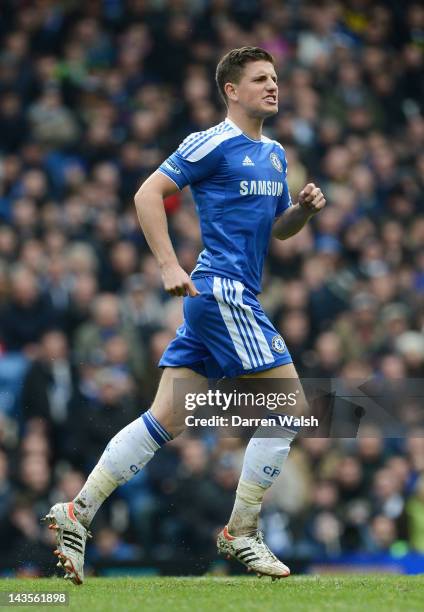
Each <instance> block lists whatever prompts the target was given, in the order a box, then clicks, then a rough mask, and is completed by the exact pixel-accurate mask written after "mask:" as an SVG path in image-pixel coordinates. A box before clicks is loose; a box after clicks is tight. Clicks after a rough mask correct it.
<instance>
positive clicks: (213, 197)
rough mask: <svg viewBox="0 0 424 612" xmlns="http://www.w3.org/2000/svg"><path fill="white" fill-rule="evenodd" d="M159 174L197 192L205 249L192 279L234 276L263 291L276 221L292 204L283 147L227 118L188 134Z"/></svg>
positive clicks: (252, 287) (254, 289) (196, 201)
mask: <svg viewBox="0 0 424 612" xmlns="http://www.w3.org/2000/svg"><path fill="white" fill-rule="evenodd" d="M159 170H160V172H162V173H163V174H165V175H166V176H167V177H168V178H170V179H171V180H172V181H174V183H175V184H176V185H177V186H178V188H179V189H182V188H183V187H185V186H186V185H190V187H191V191H192V193H193V198H194V201H195V203H196V207H197V212H198V215H199V219H200V229H201V234H202V239H203V244H204V246H205V248H204V250H203V251H202V252H201V253H200V255H199V258H198V261H197V265H196V267H195V269H194V270H193V273H192V276H193V278H195V277H199V276H205V275H213V276H222V277H225V278H231V279H234V280H239V281H241V282H242V283H243V284H244V285H246V286H247V287H249V289H251V291H253V292H254V293H259V292H260V291H261V278H262V269H263V263H264V258H265V255H266V253H267V251H268V246H269V241H270V237H271V231H272V226H273V223H274V220H275V218H276V217H278V216H279V215H281V213H282V212H284V210H286V209H287V208H288V207H289V206H291V199H290V193H289V190H288V186H287V178H286V177H287V162H286V157H285V153H284V149H283V147H282V146H281V145H280V144H279V143H278V142H276V141H275V140H270V139H269V138H267V137H266V136H262V138H261V140H252V139H251V138H249V137H248V136H246V134H244V133H243V132H242V131H241V130H240V128H238V127H237V126H236V125H235V124H234V123H233V122H232V121H231V120H229V119H228V118H227V119H226V120H225V121H223V122H222V123H219V124H218V125H216V126H214V127H212V128H210V129H209V130H206V131H204V132H197V133H194V134H190V136H188V137H187V138H186V139H185V140H184V141H183V142H182V144H181V145H180V146H179V147H178V149H177V151H175V153H173V154H172V155H171V156H170V157H168V159H167V160H165V161H164V162H163V164H162V165H161V166H160V167H159Z"/></svg>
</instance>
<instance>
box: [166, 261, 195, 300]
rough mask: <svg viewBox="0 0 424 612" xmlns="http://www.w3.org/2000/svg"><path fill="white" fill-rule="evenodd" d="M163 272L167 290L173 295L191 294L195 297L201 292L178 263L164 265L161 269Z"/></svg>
mask: <svg viewBox="0 0 424 612" xmlns="http://www.w3.org/2000/svg"><path fill="white" fill-rule="evenodd" d="M161 273H162V280H163V286H164V287H165V291H167V292H168V293H170V294H171V295H190V296H191V297H195V296H196V295H199V294H200V292H199V291H197V289H196V287H195V285H194V283H193V281H192V280H191V278H190V277H189V275H188V274H187V272H185V271H184V270H183V269H182V268H181V266H179V265H178V264H173V265H171V266H164V267H163V268H162V269H161Z"/></svg>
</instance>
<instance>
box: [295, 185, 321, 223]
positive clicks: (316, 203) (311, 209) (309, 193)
mask: <svg viewBox="0 0 424 612" xmlns="http://www.w3.org/2000/svg"><path fill="white" fill-rule="evenodd" d="M325 203H326V201H325V198H324V195H323V193H322V191H321V189H320V188H319V187H316V186H315V184H314V183H308V184H307V185H306V186H305V187H304V188H303V189H302V191H301V192H300V193H299V204H300V206H301V207H302V208H303V209H304V210H305V211H307V212H308V213H309V214H311V215H315V214H316V213H317V212H319V211H320V210H321V209H322V208H324V206H325Z"/></svg>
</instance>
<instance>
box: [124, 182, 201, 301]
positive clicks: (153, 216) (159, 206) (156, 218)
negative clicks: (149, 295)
mask: <svg viewBox="0 0 424 612" xmlns="http://www.w3.org/2000/svg"><path fill="white" fill-rule="evenodd" d="M176 191H178V187H177V185H176V184H175V182H174V181H172V180H171V179H170V178H168V177H167V176H166V175H165V174H163V173H162V172H159V171H156V172H154V173H153V174H152V175H151V176H150V177H149V178H148V179H147V180H146V181H145V182H144V183H143V184H142V185H141V187H140V189H139V190H138V191H137V193H136V194H135V198H134V201H135V207H136V210H137V216H138V220H139V222H140V225H141V229H142V230H143V233H144V235H145V237H146V240H147V244H148V245H149V247H150V249H151V251H152V253H153V255H154V256H155V258H156V261H157V262H158V264H159V268H160V271H161V275H162V281H163V285H164V287H165V290H166V291H167V292H168V293H170V294H171V295H190V296H193V297H194V296H196V295H198V294H199V292H198V291H197V289H196V287H195V285H194V283H193V281H192V280H191V278H190V276H189V275H188V274H187V272H185V270H183V269H182V267H181V266H180V264H179V263H178V259H177V256H176V254H175V250H174V247H173V246H172V243H171V239H170V237H169V232H168V222H167V219H166V212H165V205H164V202H163V201H164V198H166V197H168V196H169V195H172V194H173V193H175V192H176Z"/></svg>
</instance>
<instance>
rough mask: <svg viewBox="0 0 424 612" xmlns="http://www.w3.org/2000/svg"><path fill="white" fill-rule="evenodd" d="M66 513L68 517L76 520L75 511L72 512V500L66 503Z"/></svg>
mask: <svg viewBox="0 0 424 612" xmlns="http://www.w3.org/2000/svg"><path fill="white" fill-rule="evenodd" d="M68 514H69V517H70V519H71V520H72V521H75V522H76V520H77V517H76V516H75V513H74V502H69V504H68Z"/></svg>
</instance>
